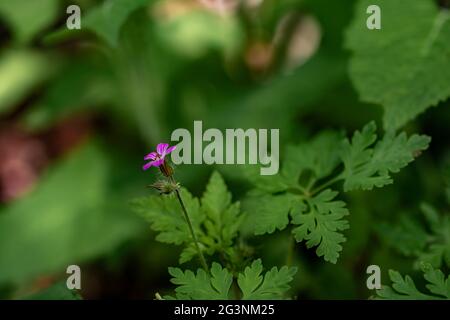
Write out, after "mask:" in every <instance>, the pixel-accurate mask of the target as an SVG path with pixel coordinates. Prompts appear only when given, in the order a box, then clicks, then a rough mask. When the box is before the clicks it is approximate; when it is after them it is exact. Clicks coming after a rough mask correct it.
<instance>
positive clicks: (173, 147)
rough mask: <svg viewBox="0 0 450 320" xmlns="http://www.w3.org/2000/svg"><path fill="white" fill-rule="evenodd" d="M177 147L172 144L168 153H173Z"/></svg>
mask: <svg viewBox="0 0 450 320" xmlns="http://www.w3.org/2000/svg"><path fill="white" fill-rule="evenodd" d="M176 148H177V146H171V147H170V148H168V149H167V150H166V154H169V153H171V152H172V151H173V150H175V149H176Z"/></svg>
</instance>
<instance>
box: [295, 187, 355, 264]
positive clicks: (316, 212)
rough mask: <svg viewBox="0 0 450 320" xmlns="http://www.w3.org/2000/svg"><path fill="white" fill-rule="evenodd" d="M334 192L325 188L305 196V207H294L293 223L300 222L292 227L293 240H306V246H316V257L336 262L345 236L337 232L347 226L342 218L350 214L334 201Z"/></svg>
mask: <svg viewBox="0 0 450 320" xmlns="http://www.w3.org/2000/svg"><path fill="white" fill-rule="evenodd" d="M337 194H338V193H337V192H335V191H332V190H330V189H327V190H325V191H323V192H321V193H320V194H319V195H317V196H315V197H313V198H311V199H306V203H307V204H308V209H307V210H299V211H296V210H294V211H293V212H292V213H291V215H292V223H293V224H297V225H299V226H298V227H296V228H294V229H293V231H292V232H293V234H294V236H295V239H296V240H297V241H298V242H300V241H304V240H306V246H307V247H308V249H309V248H311V247H315V246H318V247H317V250H316V253H317V256H319V257H321V256H323V257H324V259H325V261H329V262H331V263H336V261H337V258H338V257H339V252H340V251H342V246H341V245H340V244H341V243H342V242H344V241H345V240H346V239H345V237H344V236H343V235H342V233H340V232H339V231H343V230H346V229H348V228H349V224H348V221H347V220H344V219H343V218H344V217H345V216H347V215H348V214H349V212H348V210H347V208H346V207H345V202H343V201H333V199H334V198H335V197H336V196H337Z"/></svg>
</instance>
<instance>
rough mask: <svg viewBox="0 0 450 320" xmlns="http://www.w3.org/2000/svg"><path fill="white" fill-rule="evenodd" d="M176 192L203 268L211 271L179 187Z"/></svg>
mask: <svg viewBox="0 0 450 320" xmlns="http://www.w3.org/2000/svg"><path fill="white" fill-rule="evenodd" d="M171 180H172V181H174V180H173V178H172V177H171ZM175 193H176V195H177V198H178V201H179V202H180V205H181V208H182V209H183V214H184V218H185V219H186V222H187V224H188V226H189V231H190V232H191V236H192V239H193V240H194V244H195V248H196V250H197V253H198V256H199V258H200V262H201V264H202V266H203V269H205V271H206V272H208V273H209V268H208V265H207V264H206V260H205V257H204V256H203V253H202V251H201V250H200V246H199V245H198V241H197V237H196V236H195V233H194V228H193V227H192V223H191V219H190V218H189V214H188V212H187V210H186V206H185V205H184V202H183V199H182V198H181V194H180V191H179V190H178V189H177V190H175Z"/></svg>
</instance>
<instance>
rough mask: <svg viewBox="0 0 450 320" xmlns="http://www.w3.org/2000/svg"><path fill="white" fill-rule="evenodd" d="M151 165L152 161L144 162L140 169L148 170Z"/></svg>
mask: <svg viewBox="0 0 450 320" xmlns="http://www.w3.org/2000/svg"><path fill="white" fill-rule="evenodd" d="M151 166H153V161H152V162H149V163H146V164H144V166H143V167H142V169H143V170H144V171H145V170H148V169H149V168H150V167H151Z"/></svg>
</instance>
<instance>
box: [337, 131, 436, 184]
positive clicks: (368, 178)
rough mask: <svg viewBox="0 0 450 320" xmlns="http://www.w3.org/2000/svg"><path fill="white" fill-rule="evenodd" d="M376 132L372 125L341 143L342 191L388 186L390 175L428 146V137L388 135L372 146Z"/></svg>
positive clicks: (401, 134) (403, 134) (390, 180)
mask: <svg viewBox="0 0 450 320" xmlns="http://www.w3.org/2000/svg"><path fill="white" fill-rule="evenodd" d="M375 131H376V125H375V123H374V122H371V123H369V124H368V125H366V126H365V127H364V128H363V129H362V131H361V132H360V131H356V132H355V134H354V135H353V138H352V140H351V141H349V140H345V141H344V143H343V145H342V154H341V157H342V161H343V163H344V166H345V170H344V173H343V176H344V179H345V182H344V191H351V190H355V189H363V190H372V189H373V187H378V188H380V187H383V186H385V185H388V184H391V183H392V182H393V180H392V178H391V176H390V173H396V172H398V171H400V169H401V168H403V167H405V166H406V165H408V164H409V163H410V162H412V161H413V160H414V158H415V157H416V156H417V155H418V154H419V153H420V152H421V151H422V150H425V149H426V148H427V147H428V144H429V142H430V138H429V137H427V136H419V135H412V136H411V137H409V138H408V137H407V136H406V134H405V133H400V134H399V135H395V134H394V133H393V132H389V133H387V134H386V135H385V136H384V137H383V139H382V140H381V141H379V142H377V143H376V144H375V145H374V143H375V141H376V140H377V135H376V132H375Z"/></svg>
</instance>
